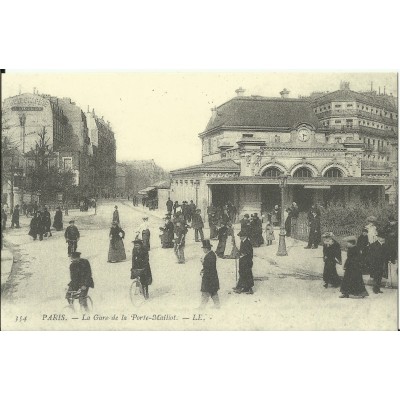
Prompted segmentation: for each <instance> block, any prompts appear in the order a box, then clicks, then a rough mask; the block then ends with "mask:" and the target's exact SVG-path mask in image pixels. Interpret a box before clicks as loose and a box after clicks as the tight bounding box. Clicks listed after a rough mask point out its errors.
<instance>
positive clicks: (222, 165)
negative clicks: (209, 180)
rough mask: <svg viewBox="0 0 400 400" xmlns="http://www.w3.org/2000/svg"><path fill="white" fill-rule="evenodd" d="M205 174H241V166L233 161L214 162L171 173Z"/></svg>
mask: <svg viewBox="0 0 400 400" xmlns="http://www.w3.org/2000/svg"><path fill="white" fill-rule="evenodd" d="M204 172H240V166H239V165H238V164H236V163H235V162H234V161H233V160H221V161H212V162H207V163H203V164H198V165H191V166H189V167H187V168H180V169H175V170H173V171H171V174H181V173H204Z"/></svg>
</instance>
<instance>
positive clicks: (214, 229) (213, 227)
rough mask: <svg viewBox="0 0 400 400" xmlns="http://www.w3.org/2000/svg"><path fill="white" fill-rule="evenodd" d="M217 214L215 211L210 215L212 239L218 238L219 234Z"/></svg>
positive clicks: (209, 222)
mask: <svg viewBox="0 0 400 400" xmlns="http://www.w3.org/2000/svg"><path fill="white" fill-rule="evenodd" d="M217 222H218V221H217V215H216V213H215V212H214V211H213V212H212V213H211V214H209V216H208V225H209V227H210V239H216V238H217V234H218V229H217Z"/></svg>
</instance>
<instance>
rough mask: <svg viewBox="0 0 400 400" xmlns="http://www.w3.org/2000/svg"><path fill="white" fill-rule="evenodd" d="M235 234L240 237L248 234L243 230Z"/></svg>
mask: <svg viewBox="0 0 400 400" xmlns="http://www.w3.org/2000/svg"><path fill="white" fill-rule="evenodd" d="M237 235H238V236H240V237H245V236H248V234H247V233H246V232H243V231H240V232H239V233H238V234H237Z"/></svg>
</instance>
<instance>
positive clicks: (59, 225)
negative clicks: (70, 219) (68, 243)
mask: <svg viewBox="0 0 400 400" xmlns="http://www.w3.org/2000/svg"><path fill="white" fill-rule="evenodd" d="M63 226H64V225H63V213H62V211H61V207H60V206H58V207H57V211H56V213H55V215H54V221H53V228H54V229H55V230H56V231H62V230H63Z"/></svg>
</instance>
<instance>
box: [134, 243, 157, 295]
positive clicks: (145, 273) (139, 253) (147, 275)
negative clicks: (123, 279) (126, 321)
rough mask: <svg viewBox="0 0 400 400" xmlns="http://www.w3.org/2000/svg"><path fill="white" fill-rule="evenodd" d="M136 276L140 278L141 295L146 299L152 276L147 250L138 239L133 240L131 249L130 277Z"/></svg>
mask: <svg viewBox="0 0 400 400" xmlns="http://www.w3.org/2000/svg"><path fill="white" fill-rule="evenodd" d="M136 278H140V283H141V284H142V288H143V295H144V298H145V299H146V300H147V299H148V298H149V285H151V284H152V283H153V276H152V274H151V268H150V262H149V252H148V251H147V249H146V248H145V247H144V246H143V241H142V240H140V239H135V240H134V241H133V250H132V268H131V279H136Z"/></svg>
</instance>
